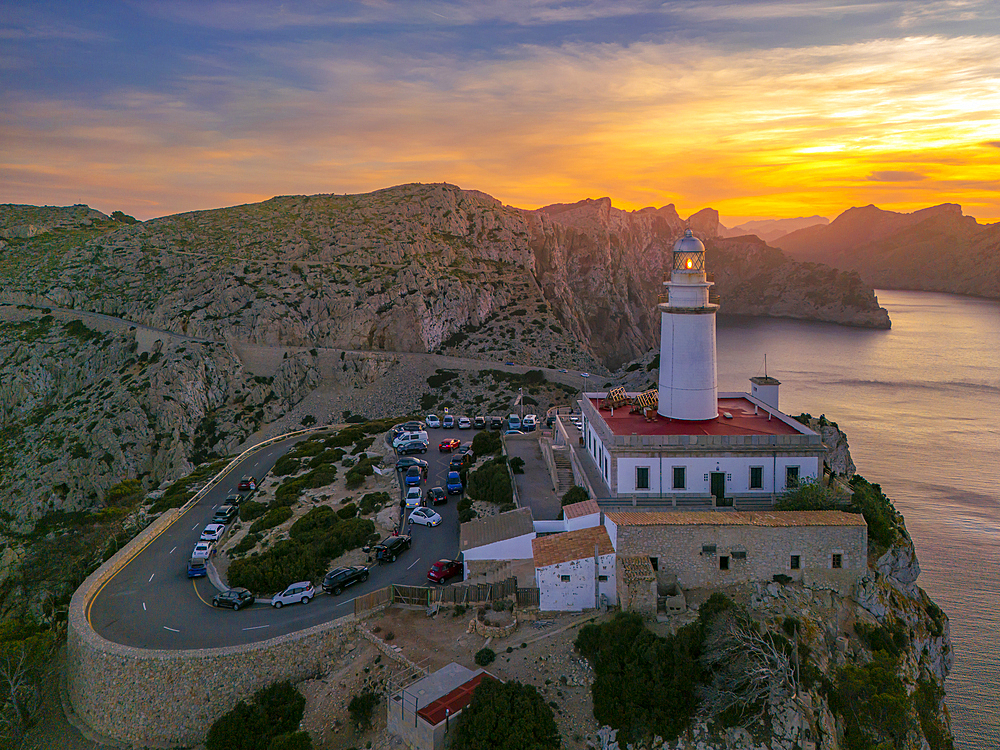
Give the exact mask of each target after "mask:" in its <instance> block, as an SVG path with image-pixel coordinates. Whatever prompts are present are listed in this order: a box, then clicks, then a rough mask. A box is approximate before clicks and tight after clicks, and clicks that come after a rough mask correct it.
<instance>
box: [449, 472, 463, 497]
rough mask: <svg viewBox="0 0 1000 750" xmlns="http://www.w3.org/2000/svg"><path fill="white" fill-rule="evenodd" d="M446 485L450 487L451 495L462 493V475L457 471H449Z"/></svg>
mask: <svg viewBox="0 0 1000 750" xmlns="http://www.w3.org/2000/svg"><path fill="white" fill-rule="evenodd" d="M445 487H446V488H447V489H448V494H449V495H460V494H462V489H463V487H462V477H460V476H459V474H458V472H457V471H449V472H448V481H447V482H445Z"/></svg>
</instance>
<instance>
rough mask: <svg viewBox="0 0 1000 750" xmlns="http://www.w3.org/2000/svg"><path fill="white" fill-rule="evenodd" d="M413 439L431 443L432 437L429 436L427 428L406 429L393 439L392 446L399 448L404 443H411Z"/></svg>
mask: <svg viewBox="0 0 1000 750" xmlns="http://www.w3.org/2000/svg"><path fill="white" fill-rule="evenodd" d="M413 440H419V441H420V442H422V443H429V442H430V438H429V437H427V431H426V430H405V431H403V432H401V433H399V434H398V435H397V436H396V437H395V438H394V439H393V441H392V447H393V448H398V447H399V446H400V445H402V444H403V443H409V442H411V441H413Z"/></svg>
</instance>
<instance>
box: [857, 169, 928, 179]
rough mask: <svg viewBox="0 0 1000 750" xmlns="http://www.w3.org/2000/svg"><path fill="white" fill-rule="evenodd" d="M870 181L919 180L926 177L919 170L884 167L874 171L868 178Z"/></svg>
mask: <svg viewBox="0 0 1000 750" xmlns="http://www.w3.org/2000/svg"><path fill="white" fill-rule="evenodd" d="M865 179H866V180H869V181H870V182H917V181H919V180H923V179H925V177H924V175H922V174H920V173H919V172H902V171H897V170H893V169H884V170H880V171H876V172H872V173H871V174H869V175H868V176H867V177H866V178H865Z"/></svg>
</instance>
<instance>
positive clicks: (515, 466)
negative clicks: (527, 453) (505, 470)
mask: <svg viewBox="0 0 1000 750" xmlns="http://www.w3.org/2000/svg"><path fill="white" fill-rule="evenodd" d="M510 470H511V471H512V472H513V473H515V474H523V473H524V459H523V458H521V457H520V456H514V458H512V459H511V460H510Z"/></svg>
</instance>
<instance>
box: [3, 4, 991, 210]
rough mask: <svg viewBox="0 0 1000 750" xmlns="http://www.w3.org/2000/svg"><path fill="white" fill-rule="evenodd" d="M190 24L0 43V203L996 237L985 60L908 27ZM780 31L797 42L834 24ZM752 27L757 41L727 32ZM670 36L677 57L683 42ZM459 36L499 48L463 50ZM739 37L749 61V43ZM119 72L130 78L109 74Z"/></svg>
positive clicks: (985, 37)
mask: <svg viewBox="0 0 1000 750" xmlns="http://www.w3.org/2000/svg"><path fill="white" fill-rule="evenodd" d="M209 5H210V6H211V7H212V8H216V9H217V12H216V13H215V15H212V14H211V13H209V14H207V17H206V18H202V17H201V15H200V14H199V12H198V11H195V10H191V8H192V7H193V6H191V5H190V4H185V3H183V2H181V3H175V4H168V6H165V7H169V8H171V9H173V10H171V11H170V12H172V13H173V15H167V16H165V17H159V18H155V19H152V21H151V20H150V19H149V18H145V17H144V16H141V14H140V12H139V11H136V10H134V9H133V14H134V18H131V19H126V21H129V22H130V23H134V24H136V31H135V32H134V33H133V34H132V37H137V38H138V40H137V41H134V42H133V43H134V44H135V45H136V49H133V50H125V51H124V52H118V53H112V52H111V51H110V50H111V47H110V45H112V44H115V43H118V44H125V41H124V39H125V37H124V36H123V34H122V33H121V32H122V29H116V28H115V27H114V24H111V25H110V26H107V25H105V26H103V27H102V28H101V29H100V30H97V28H96V26H97V25H98V24H97V22H96V21H95V28H93V29H89V30H88V29H87V28H83V27H82V26H80V25H72V26H66V25H63V26H57V27H56V29H55V31H53V30H52V28H50V27H47V26H45V25H44V24H43V23H42V22H41V21H39V20H38V19H37V18H35V17H34V16H30V15H29V16H25V19H26V20H22V21H21V25H20V26H17V23H15V24H14V25H13V26H11V27H8V29H7V31H6V34H3V31H4V30H3V29H2V28H0V35H3V36H4V38H6V39H7V40H13V42H12V43H11V45H10V47H9V49H8V51H7V53H6V54H4V55H0V70H2V71H3V72H6V73H8V76H7V81H8V83H7V84H5V90H4V92H3V93H4V97H5V106H4V107H3V109H2V112H0V143H2V144H3V147H2V150H0V201H4V202H20V203H53V204H66V203H88V204H90V205H92V206H94V207H95V208H98V209H100V210H103V211H105V212H110V211H112V210H116V209H121V210H124V211H125V212H126V213H130V214H133V215H135V216H137V217H139V218H143V219H145V218H150V217H153V216H159V215H164V214H169V213H175V212H179V211H186V210H193V209H200V208H212V207H217V206H224V205H232V204H236V203H244V202H250V201H257V200H263V199H266V198H269V197H271V196H273V195H282V194H291V193H320V192H337V193H345V192H365V191H368V190H374V189H378V188H382V187H387V186H389V185H394V184H399V183H403V182H439V181H447V182H451V183H454V184H457V185H460V186H461V187H464V188H471V189H478V190H482V191H484V192H487V193H490V194H491V195H494V196H496V197H497V198H499V199H500V200H502V201H503V202H505V203H508V204H511V205H515V206H519V207H524V208H534V207H538V206H542V205H545V204H548V203H555V202H568V201H575V200H580V199H582V198H596V197H601V196H605V195H606V196H610V197H611V198H612V201H613V202H614V204H615V205H616V206H618V207H620V208H625V209H638V208H642V207H645V206H650V205H654V206H661V205H664V204H667V203H674V204H675V205H676V206H677V208H678V211H679V213H680V214H681V215H682V216H686V215H688V214H690V213H693V212H694V211H697V210H699V209H701V208H704V207H706V206H711V207H713V208H715V209H717V210H718V211H719V212H720V214H721V217H722V221H723V223H724V224H727V225H729V226H733V225H735V224H737V223H739V222H740V221H743V220H747V219H751V218H780V217H791V216H808V215H812V214H820V215H823V216H827V217H829V218H833V217H835V216H836V215H837V214H839V213H840V212H842V211H843V210H845V209H847V208H849V207H851V206H859V205H866V204H868V203H874V204H876V205H878V206H879V207H881V208H884V209H889V210H896V211H912V210H916V209H918V208H923V207H926V206H928V205H934V204H938V203H944V202H951V203H960V204H962V206H963V208H964V210H965V213H966V214H968V215H972V216H976V217H977V218H978V219H979V220H980V221H981V222H988V221H998V220H1000V191H998V187H1000V166H998V165H1000V129H998V127H997V123H998V120H1000V118H998V115H1000V94H998V92H1000V63H998V60H1000V36H998V35H993V34H988V33H979V34H976V33H965V34H962V35H960V36H956V35H954V34H949V35H945V34H943V33H935V32H934V29H935V28H936V27H932V26H929V25H928V24H927V23H926V22H924V20H923V19H924V17H923V16H920V17H916V20H913V19H910V20H907V18H908V17H906V16H904V15H897V16H891V15H890V16H886V17H885V18H884V19H882V21H881V22H882V23H883V24H884V29H889V30H892V31H893V33H891V34H890V33H879V34H870V35H868V36H867V37H866V36H865V35H864V34H861V33H859V29H862V28H863V25H862V21H864V20H865V19H867V18H869V16H863V17H862V16H857V14H860V13H861V12H862V11H861V10H858V11H857V12H856V14H855V15H856V16H857V18H860V19H861V20H860V21H859V20H857V18H855V17H854V16H850V17H848V16H849V15H850V14H847V13H846V12H845V11H838V13H840V14H841V16H843V17H844V18H847V20H846V21H845V20H844V19H843V18H841V16H837V17H838V18H841V20H840V21H839V22H840V23H841V24H843V25H844V27H845V30H844V33H829V34H826V35H825V36H824V34H822V33H820V32H819V31H811V32H810V33H809V34H805V35H803V38H802V39H799V40H796V39H790V38H786V37H787V36H788V35H785V37H782V39H783V43H779V41H782V40H778V39H775V40H774V41H768V38H767V37H764V36H762V35H765V33H766V32H767V31H768V30H769V29H770V26H771V25H774V26H776V27H777V28H779V29H780V27H781V24H787V25H788V28H797V27H796V26H795V25H794V22H795V21H796V19H795V18H792V17H790V13H791V12H790V11H788V10H787V9H788V8H789V7H791V6H787V5H782V4H773V5H768V4H767V3H742V4H741V3H737V4H736V5H738V6H739V8H738V10H739V14H735V11H733V4H730V5H725V4H716V3H706V4H704V5H697V6H685V7H686V8H687V10H686V11H685V12H686V13H687V16H683V14H681V15H676V14H675V15H674V16H671V19H672V21H671V23H673V24H674V25H673V26H671V28H670V29H669V30H664V32H663V33H662V34H643V33H640V29H641V27H642V23H641V21H642V19H647V18H656V19H658V18H659V16H651V15H650V13H652V12H653V11H652V10H650V8H651V7H652V6H650V7H649V8H647V7H645V6H643V7H642V8H639V9H638V10H634V13H635V14H640V15H638V16H635V18H633V17H632V16H625V19H626V21H628V24H632V25H631V26H629V25H627V24H626V22H625V21H623V20H622V17H623V16H622V14H623V13H624V11H623V10H622V9H623V8H626V7H629V8H631V7H632V6H628V5H621V4H608V3H601V2H597V1H595V2H593V3H583V4H582V5H581V6H580V7H583V6H586V8H588V9H592V10H590V11H589V12H590V14H591V16H593V17H587V16H586V14H585V13H583V11H580V14H581V17H580V18H573V19H570V20H569V21H566V20H565V19H564V18H562V17H561V16H559V15H558V13H560V12H563V13H564V12H568V11H565V10H564V9H561V8H560V6H555V5H553V6H552V7H551V8H549V11H550V13H549V15H546V14H545V13H542V12H541V11H540V10H539V8H543V7H544V8H548V7H549V5H548V4H547V3H529V4H528V5H525V4H523V3H522V4H519V3H516V2H509V3H506V6H510V7H515V6H516V7H518V8H521V9H522V11H523V10H524V8H527V7H530V9H532V12H535V13H536V14H537V15H538V19H537V20H536V21H534V22H532V23H528V22H525V23H523V24H522V25H521V26H518V27H517V28H516V29H514V30H513V31H509V33H507V35H506V36H504V35H502V34H500V33H499V32H497V31H496V24H497V21H496V19H491V18H481V17H477V16H475V13H474V11H479V10H480V9H479V7H478V6H477V5H474V4H473V5H467V4H462V3H445V4H441V5H437V6H434V7H435V8H438V9H439V10H441V11H448V12H449V13H451V12H452V11H455V10H456V9H458V8H462V9H464V10H465V12H466V13H467V14H469V15H468V17H465V16H461V17H459V18H458V19H457V20H454V19H453V21H451V22H449V23H448V24H444V22H440V23H441V24H443V26H444V28H443V29H441V28H434V29H433V31H434V33H436V34H438V35H439V38H440V44H439V46H437V47H435V45H434V43H433V40H428V39H427V38H426V37H427V33H424V34H422V35H418V34H416V33H415V31H414V29H415V28H416V29H421V30H424V31H425V32H426V30H427V28H428V21H427V20H426V19H424V18H423V17H419V18H417V17H416V16H415V18H416V20H414V21H412V23H411V26H407V25H406V23H407V22H406V19H403V21H400V22H396V25H393V26H392V28H391V29H389V30H386V28H387V27H385V26H380V25H379V24H384V23H386V22H385V21H384V19H383V20H380V17H378V15H377V12H376V11H377V7H376V6H377V4H370V3H360V4H354V5H356V6H357V7H358V8H361V9H362V10H358V13H376V15H375V16H372V17H368V16H363V15H362V16H361V17H360V20H359V19H358V18H352V19H348V20H347V21H344V20H343V19H333V20H329V19H328V18H327V16H323V17H321V18H319V19H317V18H310V17H304V18H299V17H295V18H290V19H288V20H287V23H285V24H284V25H281V24H278V28H276V29H272V28H270V27H268V26H267V24H265V23H263V22H261V23H260V24H259V25H258V26H255V25H254V23H255V22H254V20H253V19H254V16H253V15H252V13H249V12H248V13H247V16H248V20H244V19H243V14H242V13H241V12H237V11H233V10H232V7H233V6H231V5H228V6H227V5H226V4H225V3H222V4H209ZM635 5H636V7H638V6H641V5H643V4H642V3H640V2H637V3H636V4H635ZM849 5H850V4H849ZM882 5H886V6H894V5H899V7H900V8H904V7H905V8H911V9H912V8H914V7H916V6H919V5H922V4H920V3H917V4H916V6H915V5H913V4H910V5H905V4H904V5H900V4H898V3H891V2H890V3H885V4H882ZM882 5H880V6H879V7H882ZM925 5H926V6H927V8H929V9H930V8H932V6H933V7H940V6H939V5H937V4H934V3H930V4H925ZM966 5H969V6H970V7H972V6H979V5H982V4H980V3H975V2H972V3H967V4H966ZM246 7H247V8H253V7H256V5H255V3H249V4H248V5H247V6H246ZM310 7H311V6H310ZM352 7H354V6H352ZM406 7H407V8H409V9H410V12H412V13H414V14H416V13H417V12H418V11H417V10H414V7H415V6H412V5H408V6H406ZM566 7H569V6H566ZM573 7H577V6H573ZM796 7H801V8H805V9H806V10H805V11H802V12H803V13H805V14H806V16H807V17H808V18H809V19H810V20H811V21H814V20H816V19H815V18H813V17H811V16H809V13H812V14H814V16H817V17H819V18H820V20H822V18H823V17H825V16H824V15H823V14H828V13H830V12H832V11H830V10H829V9H828V8H827V6H826V4H823V3H812V4H810V3H804V4H803V5H802V6H796ZM852 7H854V6H852ZM856 7H859V8H860V7H861V6H856ZM870 7H874V6H864V8H865V10H864V12H865V13H869V14H871V13H874V11H872V10H870ZM983 7H989V6H983ZM227 8H229V9H230V10H228V11H227V10H226V9H227ZM373 8H375V9H376V10H372V9H373ZM750 9H752V10H753V11H754V13H756V14H757V15H756V22H757V24H758V25H757V26H753V27H751V28H750V31H741V29H743V27H744V26H746V25H747V24H749V23H751V22H750V21H748V20H747V18H749V17H750V15H752V14H750ZM682 10H683V9H682ZM109 12H110V11H109ZM164 12H166V11H164ZM678 12H680V11H678ZM930 12H931V11H930V10H928V13H930ZM900 13H903V11H900ZM185 14H186V15H185ZM553 14H554V15H553ZM642 14H645V15H642ZM727 14H728V15H727ZM740 14H742V15H740ZM435 15H437V16H440V17H441V18H444V17H445V14H444V13H443V12H442V13H436V12H435ZM792 15H793V14H792ZM640 16H641V18H640ZM831 17H832V16H831ZM871 17H872V18H874V16H871ZM553 18H554V20H553ZM676 18H680V19H681V20H682V21H684V23H686V24H687V27H688V28H689V29H695V30H697V31H698V33H680V32H679V31H678V30H677V28H675V27H679V26H680V25H681V24H680V22H676ZM32 19H34V24H35V25H34V26H32ZM636 19H638V20H636ZM734 19H737V20H734ZM852 19H854V20H852ZM43 20H45V19H43ZM97 20H98V21H100V18H98V19H97ZM273 20H274V19H271V18H269V19H268V23H273ZM530 20H531V19H530V18H529V21H530ZM973 20H974V19H973ZM153 21H155V24H154V23H153ZM320 21H329V23H327V24H326V25H325V26H324V25H323V24H322V23H319V22H320ZM48 22H49V23H50V24H53V23H54V21H52V19H51V18H49V19H48ZM238 22H239V23H238ZM123 23H124V21H123ZM241 23H242V24H243V25H240V24H241ZM318 23H319V28H320V29H321V31H322V33H319V32H315V31H314V30H315V28H316V27H317V24H318ZM350 23H353V24H355V25H354V26H349V31H350V34H349V35H348V36H344V33H345V32H343V30H342V28H341V27H343V26H344V25H345V24H350ZM567 23H570V27H569V28H572V29H575V30H576V31H575V32H574V33H573V34H568V33H566V31H565V29H566V28H567V26H566V24H567ZM595 23H596V24H603V26H598V27H595V26H593V24H595ZM648 23H652V22H648ZM869 23H870V24H874V23H875V21H870V22H869ZM79 24H83V21H82V20H81V21H79ZM143 24H146V26H148V27H150V28H153V27H154V26H155V35H154V37H153V38H155V39H159V38H160V37H163V36H165V37H166V38H167V41H168V42H169V43H170V44H171V46H170V47H169V50H170V52H169V53H168V52H157V51H156V50H155V49H152V50H150V51H149V52H148V53H146V54H147V55H149V57H148V59H147V58H145V57H143V50H146V49H147V48H149V47H150V45H151V44H153V43H151V42H149V41H147V40H144V38H143V33H144V31H143V30H144V29H146V26H143ZM572 24H576V25H572ZM615 24H619V25H620V26H621V29H619V28H618V27H617V26H615ZM851 24H854V25H853V26H851ZM921 24H923V25H921ZM307 26H308V28H309V29H311V30H312V31H310V32H309V33H306V32H305V31H303V29H304V28H306V27H307ZM633 27H635V28H634V30H633ZM580 28H584V29H587V30H588V31H587V32H586V33H584V32H582V31H579V29H580ZM818 28H822V27H818ZM969 28H970V29H974V28H977V27H976V24H975V23H970V25H969ZM11 29H14V31H11ZM358 29H360V30H358ZM475 29H480V30H483V29H486V30H492V31H490V33H493V34H494V35H496V36H497V37H498V39H490V40H488V41H487V42H483V43H479V42H477V43H476V44H473V43H472V42H470V40H469V39H470V30H475ZM553 29H555V31H554V30H553ZM604 29H610V31H604ZM356 30H357V31H356ZM988 30H989V29H988V28H984V29H982V31H984V32H985V31H988ZM556 31H558V32H559V33H556ZM15 32H16V33H15ZM196 32H197V33H196ZM751 32H753V33H754V34H757V35H758V36H759V37H761V39H763V41H757V42H756V43H752V44H751V43H747V41H746V37H747V36H748V35H750V34H751ZM914 32H922V33H914ZM149 33H154V32H152V31H150V32H149ZM171 33H174V34H176V36H175V37H171V36H170V34H171ZM483 33H486V32H485V31H484V32H483ZM775 33H776V34H777V32H775ZM197 34H201V35H202V36H201V37H198V36H197ZM741 34H742V36H741ZM338 35H339V36H338ZM132 37H129V38H130V39H131V38H132ZM67 38H69V39H70V41H66V39H67ZM414 39H418V41H414ZM195 40H196V41H197V44H196V43H195ZM765 42H767V43H765ZM165 43H166V42H165ZM58 45H62V46H61V47H59V46H58ZM154 46H155V45H154ZM140 47H141V49H140ZM77 48H81V49H85V50H91V51H92V52H96V53H101V51H102V50H106V51H107V54H109V55H112V57H111V58H109V60H108V61H107V63H106V64H103V63H100V62H94V60H96V59H97V58H88V57H87V56H80V55H77V56H76V57H73V59H74V60H79V61H81V62H80V64H81V65H83V66H84V68H83V69H82V70H75V69H74V72H73V73H69V74H66V75H65V76H63V77H60V76H61V75H63V73H62V68H60V66H59V61H60V60H61V59H62V58H61V57H60V54H62V55H63V56H64V57H66V59H69V57H70V52H72V51H73V50H74V49H77ZM60 49H61V50H62V52H60ZM234 49H235V50H237V51H234ZM126 53H128V54H130V55H132V56H133V57H131V58H128V59H136V60H137V61H138V62H137V63H135V65H137V66H138V69H137V70H136V72H135V74H134V75H130V71H129V70H128V68H127V61H125V60H123V61H121V62H118V61H116V60H115V59H114V57H113V55H114V54H121V55H123V56H124V55H126ZM154 54H157V55H160V57H157V58H154V57H152V55H154ZM135 56H138V57H135ZM88 61H90V62H88ZM87 65H92V66H93V67H92V69H88V68H87V67H86V66H87ZM122 66H125V68H124V70H123V69H122ZM143 66H145V67H143ZM46 70H48V73H46ZM19 72H20V73H23V77H19V76H18V73H19Z"/></svg>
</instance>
